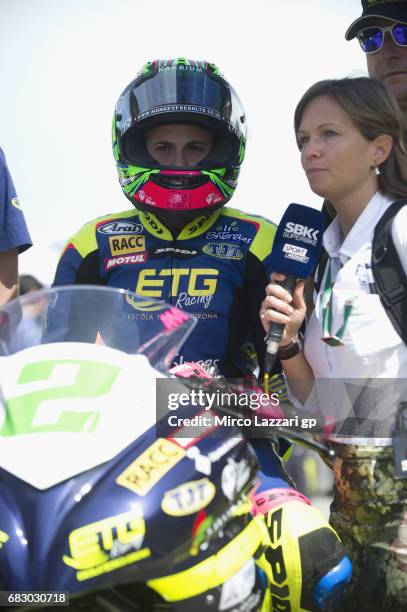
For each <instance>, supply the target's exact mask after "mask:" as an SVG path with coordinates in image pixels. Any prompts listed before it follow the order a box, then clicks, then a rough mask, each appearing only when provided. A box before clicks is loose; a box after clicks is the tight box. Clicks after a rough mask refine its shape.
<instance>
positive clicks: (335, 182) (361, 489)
mask: <svg viewBox="0 0 407 612" xmlns="http://www.w3.org/2000/svg"><path fill="white" fill-rule="evenodd" d="M294 124H295V133H296V138H297V142H298V147H299V149H300V151H301V163H302V166H303V168H304V171H305V173H306V175H307V178H308V181H309V184H310V187H311V189H312V190H313V191H314V192H315V193H317V194H318V195H320V196H321V197H324V198H326V200H328V201H329V202H330V204H331V205H332V206H333V208H334V209H335V212H336V217H335V219H334V220H333V221H332V223H331V224H330V225H329V227H328V229H326V231H325V233H324V237H323V244H324V248H325V250H326V251H327V253H328V256H329V259H328V263H327V266H326V269H325V272H324V275H323V278H322V282H321V287H320V289H319V291H318V294H317V295H316V296H315V298H316V299H315V308H314V311H313V313H312V315H311V318H310V320H309V322H308V324H307V328H306V334H305V341H304V344H303V343H302V341H301V339H300V337H299V330H300V327H301V325H302V323H303V321H304V318H305V313H306V306H305V302H304V299H303V288H304V283H303V282H300V283H298V285H297V287H296V289H295V292H294V295H293V297H291V296H290V295H289V294H288V292H287V291H286V290H285V289H283V288H282V287H281V286H280V285H279V284H278V283H277V282H276V281H279V280H282V279H283V278H284V277H283V276H282V275H279V274H273V275H272V277H271V278H272V282H271V283H270V284H269V285H268V286H267V289H266V293H267V297H266V299H265V300H264V302H263V304H262V310H261V318H262V321H263V324H264V328H265V330H267V329H268V326H269V324H270V322H271V321H274V322H278V323H283V324H285V330H284V334H283V338H282V341H281V347H282V351H281V352H284V351H286V353H287V358H286V359H284V358H282V366H283V369H284V374H285V377H286V380H287V383H288V385H289V388H290V392H291V396H292V398H293V401H297V402H299V403H300V404H301V405H303V406H304V407H305V408H306V409H308V410H314V411H319V412H321V413H323V414H326V415H336V414H337V415H338V417H337V420H338V427H339V431H340V432H341V433H343V437H342V438H338V437H335V442H334V444H335V449H336V452H337V457H336V459H335V460H334V474H335V498H334V502H333V504H332V506H331V519H330V520H331V524H332V525H333V527H334V528H335V529H336V530H337V531H338V533H339V535H340V536H341V538H342V540H343V542H344V545H345V548H346V549H347V551H348V552H349V553H350V556H351V559H352V563H353V567H354V581H353V583H352V587H351V588H350V589H349V591H348V593H347V595H345V604H344V607H343V609H345V610H347V611H350V610H358V611H359V610H366V612H367V611H369V612H373V611H379V610H380V611H386V612H392V611H394V612H396V611H397V612H399V611H400V610H407V574H406V572H405V569H404V568H405V565H404V562H403V560H404V558H405V553H404V551H405V544H404V545H399V546H397V545H395V540H396V538H397V535H398V530H399V528H400V527H401V526H402V524H403V518H404V513H405V510H406V508H407V481H406V480H401V481H396V480H395V468H394V460H393V451H392V438H391V434H392V428H393V427H394V424H395V416H396V412H397V407H398V404H399V401H400V399H402V398H403V396H404V395H403V394H404V390H403V385H402V383H403V379H406V378H407V347H406V346H405V344H404V342H403V340H402V339H401V337H400V336H399V335H398V333H397V332H396V330H395V329H394V328H393V325H392V323H391V321H390V319H389V318H388V315H387V313H386V310H385V309H384V307H383V305H382V304H381V301H380V298H379V296H378V295H377V294H374V293H371V284H370V282H371V281H370V277H369V267H370V263H371V257H372V240H373V232H374V229H375V226H376V224H377V222H378V221H379V219H380V218H381V216H382V215H383V213H384V212H385V211H386V210H387V209H388V208H389V207H390V206H391V205H392V203H393V201H395V200H397V199H405V198H407V142H406V139H405V124H404V120H403V115H402V113H401V111H400V109H399V107H398V105H397V102H396V100H395V99H394V97H393V96H392V95H391V94H390V92H389V91H388V90H387V89H386V87H385V86H384V84H383V83H381V82H380V81H378V80H376V79H369V78H355V79H341V80H330V81H321V82H319V83H316V84H315V85H313V86H312V87H311V88H310V89H309V90H308V91H307V92H306V93H305V94H304V95H303V97H302V98H301V100H300V102H299V103H298V105H297V108H296V111H295V118H294ZM392 236H393V241H394V244H395V247H396V249H397V253H398V255H399V258H400V261H401V264H402V266H403V269H404V271H405V272H407V248H406V247H407V207H406V206H404V207H403V208H401V209H400V210H399V212H398V213H397V214H396V216H395V217H394V222H393V229H392ZM323 379H325V381H326V382H327V383H329V384H325V383H324V381H323ZM332 379H340V380H339V381H337V382H335V381H334V380H332ZM358 379H369V380H373V381H375V380H377V379H381V381H382V383H385V382H387V379H390V382H392V381H393V387H392V392H393V395H390V396H389V397H387V396H386V397H385V401H384V402H382V398H380V396H379V398H380V400H381V403H380V404H378V402H377V401H376V400H377V397H376V396H374V397H373V400H374V401H373V402H369V401H363V400H364V398H366V397H368V398H369V388H368V389H367V392H365V391H366V389H363V393H361V394H360V396H359V397H358V400H361V401H360V402H359V404H360V405H359V408H358V406H357V405H352V404H351V408H352V409H354V411H355V416H356V419H354V420H352V421H350V420H349V421H348V420H347V419H345V421H344V423H343V425H342V427H340V424H339V421H340V420H341V419H342V418H343V417H344V409H346V411H347V410H348V408H349V402H350V400H351V399H352V398H347V396H346V393H345V391H346V392H347V391H348V390H349V393H351V392H353V391H354V389H355V388H354V387H352V385H356V386H357V385H358ZM341 381H347V384H348V383H349V385H348V387H346V388H345V387H344V385H343V384H342V382H341ZM390 386H391V385H390ZM404 386H405V385H404ZM398 394H399V395H398ZM348 400H349V401H348ZM382 406H383V407H384V409H386V410H388V413H387V415H385V414H384V413H382V412H381V409H382ZM345 417H346V413H345ZM359 420H360V424H359ZM355 423H356V424H359V425H360V426H359V428H358V429H352V427H353V426H354V425H355ZM349 427H350V428H349ZM378 432H380V433H378Z"/></svg>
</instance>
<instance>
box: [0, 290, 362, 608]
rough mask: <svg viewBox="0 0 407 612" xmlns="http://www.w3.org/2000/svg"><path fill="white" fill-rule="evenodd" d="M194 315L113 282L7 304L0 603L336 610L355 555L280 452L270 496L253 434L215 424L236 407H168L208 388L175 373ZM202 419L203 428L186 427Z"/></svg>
mask: <svg viewBox="0 0 407 612" xmlns="http://www.w3.org/2000/svg"><path fill="white" fill-rule="evenodd" d="M39 303H40V304H42V314H41V315H38V308H37V310H36V313H37V314H36V318H35V320H34V319H33V318H32V311H33V305H34V304H35V305H37V306H38V304H39ZM195 323H196V322H195V320H194V318H193V317H191V316H190V315H188V314H187V313H185V312H183V311H180V310H178V309H175V308H173V307H171V306H169V305H167V304H165V303H162V302H156V301H152V300H146V299H143V298H140V297H138V296H136V295H135V294H133V293H131V292H129V291H123V290H119V289H111V288H106V287H90V286H75V287H59V288H54V289H46V290H41V291H37V292H35V293H33V294H27V295H25V296H23V297H21V298H19V299H17V300H14V301H13V302H11V303H10V304H8V305H7V306H5V307H3V308H2V310H1V311H0V599H1V601H0V605H4V606H6V607H7V606H10V607H12V606H13V607H14V606H20V607H21V608H22V609H24V610H30V609H34V608H38V607H39V606H41V605H44V607H45V606H47V607H48V609H50V610H52V609H54V608H55V609H56V608H57V607H60V606H62V605H68V602H69V601H70V605H71V608H73V609H74V610H86V611H87V612H89V611H93V610H95V611H96V610H97V611H98V612H100V611H101V610H109V611H112V610H118V611H120V610H123V611H124V610H125V611H131V610H143V611H145V612H147V611H152V610H161V609H167V610H174V611H176V612H178V611H180V612H189V611H195V610H202V609H205V610H208V611H211V610H214V611H215V610H216V611H218V610H219V611H225V612H246V611H247V612H250V611H254V610H259V611H261V612H266V611H269V610H329V609H333V607H334V606H335V605H336V601H337V600H338V598H339V597H340V594H341V592H342V591H343V588H344V586H345V584H346V582H347V581H348V580H349V576H350V563H349V560H348V558H347V557H346V555H345V554H344V552H343V550H342V549H341V546H340V543H339V540H338V538H337V536H336V534H335V532H333V530H332V529H331V528H330V527H329V526H328V525H327V524H326V522H325V521H324V519H323V518H322V517H320V515H319V513H318V512H317V511H315V509H314V508H312V506H311V505H310V502H309V501H308V500H306V498H304V496H302V495H301V494H300V493H298V492H296V491H295V489H294V488H293V487H292V486H291V485H290V484H288V481H287V479H285V478H284V477H283V476H281V474H283V472H282V466H281V462H280V460H279V459H278V457H277V455H276V454H275V453H273V452H271V450H270V461H274V462H275V464H276V479H275V483H276V486H275V488H274V489H273V490H272V491H271V492H268V493H267V494H266V493H265V492H261V493H258V494H256V487H257V486H258V482H259V481H258V474H259V465H258V459H257V456H256V453H255V452H254V450H253V447H252V444H251V443H250V442H249V441H248V439H247V436H246V435H245V429H244V428H243V429H242V427H241V426H240V425H238V424H234V423H233V421H230V420H229V421H228V420H227V418H226V420H223V421H222V418H224V417H229V419H232V416H233V414H234V409H233V408H231V407H230V406H229V407H225V406H222V405H221V403H219V402H218V403H215V404H214V405H212V406H211V409H210V411H209V410H207V406H206V405H205V403H204V404H199V405H197V406H196V405H191V401H186V402H184V403H183V405H182V403H181V402H179V404H180V405H179V406H177V408H176V409H175V410H173V409H169V401H170V399H174V394H175V396H176V397H177V398H178V399H180V398H181V396H183V394H184V395H185V394H187V396H188V398H190V397H191V389H193V388H195V389H196V388H197V387H196V384H197V381H196V380H195V379H191V380H189V379H187V380H186V379H184V378H180V377H179V376H178V377H177V378H175V377H174V375H172V378H171V374H169V369H170V367H171V364H172V362H173V360H174V357H175V355H176V354H177V352H178V349H179V348H180V346H181V345H182V343H183V341H184V340H185V338H186V337H187V335H188V334H189V333H190V332H191V330H192V328H193V326H194V325H195ZM200 374H202V371H200ZM203 376H205V374H203ZM200 382H202V381H200ZM206 383H207V384H208V385H210V384H212V383H211V382H210V381H209V382H208V380H207V381H206ZM194 385H195V386H194ZM206 390H208V387H207V388H206ZM188 394H189V395H188ZM170 395H171V397H170ZM154 403H156V405H157V410H154V408H153V406H154ZM266 412H267V410H266ZM170 417H173V419H172V420H171V418H170ZM194 417H201V420H198V421H197V422H196V424H194V425H191V424H190V423H191V419H193V418H194ZM203 417H205V418H206V419H207V420H204V418H203ZM217 417H219V419H218V422H216V418H217ZM174 419H175V421H174ZM188 419H189V420H188ZM180 423H182V424H181V425H180ZM185 423H189V425H188V424H187V425H186V424H185ZM265 431H266V430H265ZM276 432H277V434H278V433H281V431H280V430H278V428H277V429H276V430H273V431H272V432H269V435H270V439H273V440H274V441H275V440H276V439H277V437H276ZM283 433H289V432H288V430H284V432H283ZM296 436H297V437H298V436H299V434H298V432H297V433H295V432H294V433H293V437H296ZM300 437H301V436H300ZM327 542H328V546H326V543H327ZM321 545H322V546H325V550H328V552H329V554H328V555H327V556H326V555H325V557H324V555H322V557H321V554H320V550H321ZM312 559H315V560H316V561H315V563H314V562H311V560H312ZM290 568H294V569H293V570H291V569H290Z"/></svg>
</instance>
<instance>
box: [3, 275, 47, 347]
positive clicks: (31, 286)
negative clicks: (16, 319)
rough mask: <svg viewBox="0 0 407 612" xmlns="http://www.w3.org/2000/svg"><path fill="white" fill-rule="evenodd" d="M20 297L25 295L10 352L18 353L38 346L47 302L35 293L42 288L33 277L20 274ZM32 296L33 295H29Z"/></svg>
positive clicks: (43, 297)
mask: <svg viewBox="0 0 407 612" xmlns="http://www.w3.org/2000/svg"><path fill="white" fill-rule="evenodd" d="M19 285H20V296H23V295H26V296H27V299H25V300H24V301H23V309H22V313H23V317H22V320H21V322H20V323H19V326H18V329H17V334H15V337H14V338H13V339H12V340H11V344H10V347H11V350H12V352H16V351H19V350H21V349H23V348H26V347H28V346H34V345H35V344H39V343H40V341H41V337H42V331H43V319H44V316H45V313H46V309H47V304H48V300H47V298H46V297H45V296H43V295H40V296H37V295H35V293H36V292H37V291H38V290H40V289H43V288H44V285H43V284H42V283H40V281H39V280H38V279H36V278H35V276H31V274H22V275H21V276H20V278H19ZM31 294H33V295H31Z"/></svg>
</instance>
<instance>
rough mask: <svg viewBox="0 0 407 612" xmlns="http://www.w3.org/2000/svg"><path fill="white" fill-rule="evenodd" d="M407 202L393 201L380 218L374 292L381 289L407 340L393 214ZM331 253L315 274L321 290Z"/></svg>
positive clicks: (405, 284)
mask: <svg viewBox="0 0 407 612" xmlns="http://www.w3.org/2000/svg"><path fill="white" fill-rule="evenodd" d="M406 204H407V200H397V201H396V202H393V204H391V205H390V206H389V208H388V209H387V210H386V212H385V213H384V214H383V215H382V217H381V218H380V219H379V221H378V223H377V225H376V227H375V230H374V234H373V243H372V262H371V265H372V273H373V279H374V283H373V285H371V291H372V293H377V294H378V295H379V297H380V301H381V303H382V305H383V308H384V309H385V311H386V313H387V316H388V317H389V319H390V321H391V323H392V325H393V327H394V329H395V330H396V332H397V333H398V335H399V336H400V338H401V339H402V340H403V342H404V344H407V278H406V275H405V273H404V270H403V266H402V264H401V262H400V259H399V256H398V253H397V250H396V247H395V246H394V242H393V238H392V235H391V226H392V223H393V218H394V217H395V215H396V214H397V213H398V211H399V210H400V209H401V208H403V206H405V205H406ZM328 259H329V257H328V253H327V252H326V251H325V249H323V250H322V254H321V257H320V259H319V263H318V268H317V271H316V274H315V282H314V288H315V290H316V291H317V293H318V292H319V290H320V287H321V283H322V279H323V277H324V272H325V268H326V265H327V263H328Z"/></svg>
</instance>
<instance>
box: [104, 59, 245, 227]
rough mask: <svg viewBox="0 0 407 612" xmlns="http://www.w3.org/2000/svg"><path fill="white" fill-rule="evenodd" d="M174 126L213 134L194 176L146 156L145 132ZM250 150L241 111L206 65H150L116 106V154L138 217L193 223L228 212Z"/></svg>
mask: <svg viewBox="0 0 407 612" xmlns="http://www.w3.org/2000/svg"><path fill="white" fill-rule="evenodd" d="M176 123H181V124H189V125H194V126H199V127H201V128H204V129H208V130H210V131H211V134H212V137H213V146H212V149H211V151H210V153H209V155H208V156H207V157H206V158H205V159H204V160H203V161H201V162H199V164H197V165H196V166H193V167H192V168H191V167H181V168H180V167H174V168H170V167H168V166H165V167H164V166H162V165H160V164H159V163H158V162H157V161H156V160H154V159H153V158H152V157H151V156H150V155H149V154H148V152H147V149H146V146H145V137H146V132H147V130H149V129H150V128H152V127H156V126H158V125H162V124H176ZM245 144H246V120H245V115H244V111H243V107H242V104H241V102H240V100H239V98H238V96H237V94H236V93H235V91H234V89H233V88H232V87H231V85H229V83H228V82H227V81H226V80H225V79H224V78H223V76H222V75H221V74H220V72H219V69H218V68H217V67H216V66H215V65H214V64H211V63H209V62H206V61H195V60H187V59H183V58H178V59H172V60H154V61H152V62H148V63H147V64H145V66H143V68H142V69H141V71H140V72H139V74H138V75H137V77H136V78H135V79H134V81H132V82H131V83H130V84H129V85H128V86H127V87H126V89H125V90H124V91H123V93H122V94H121V96H120V98H119V100H118V102H117V104H116V108H115V112H114V118H113V154H114V157H115V160H116V164H117V169H118V173H119V180H120V184H121V187H122V189H123V192H124V194H125V195H126V197H127V198H128V199H129V200H130V201H131V202H132V204H133V205H134V206H136V208H138V209H140V210H144V211H150V212H156V213H161V215H163V213H165V214H166V215H167V217H168V215H169V216H170V217H172V215H173V214H176V213H179V212H180V211H182V212H183V213H184V214H185V213H188V214H189V215H190V217H191V218H193V217H195V216H198V215H200V214H202V213H204V214H209V213H211V212H212V211H214V210H216V209H217V208H220V207H222V206H224V204H226V202H228V200H230V198H231V197H232V195H233V193H234V190H235V188H236V185H237V180H238V176H239V171H240V166H241V164H242V162H243V158H244V152H245ZM172 218H174V217H172Z"/></svg>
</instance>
